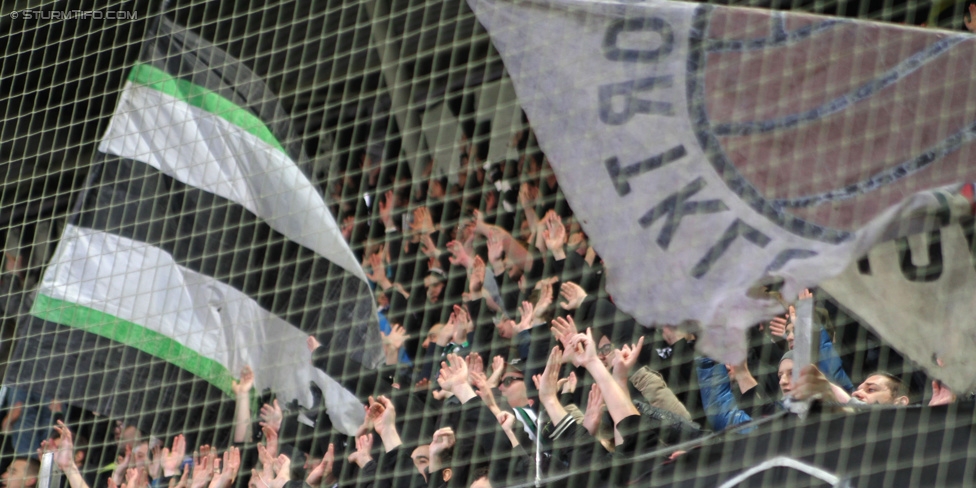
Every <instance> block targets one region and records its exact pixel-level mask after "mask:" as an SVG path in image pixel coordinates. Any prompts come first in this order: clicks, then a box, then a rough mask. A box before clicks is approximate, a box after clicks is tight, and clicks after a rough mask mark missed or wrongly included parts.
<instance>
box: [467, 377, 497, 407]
mask: <svg viewBox="0 0 976 488" xmlns="http://www.w3.org/2000/svg"><path fill="white" fill-rule="evenodd" d="M468 381H470V382H471V386H473V387H474V388H475V393H477V394H478V396H479V397H480V398H481V401H483V402H485V406H487V407H488V410H491V411H492V412H496V411H500V410H499V409H498V403H496V402H495V394H494V393H493V392H492V391H491V388H492V387H490V386H488V378H486V377H485V374H484V373H470V374H469V375H468Z"/></svg>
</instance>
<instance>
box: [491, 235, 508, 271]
mask: <svg viewBox="0 0 976 488" xmlns="http://www.w3.org/2000/svg"><path fill="white" fill-rule="evenodd" d="M504 254H505V246H504V245H503V244H502V240H501V239H499V238H498V237H497V236H495V235H492V236H490V237H489V238H488V262H489V263H491V267H492V268H495V273H499V272H500V271H501V269H500V268H504V265H503V264H502V256H503V255H504Z"/></svg>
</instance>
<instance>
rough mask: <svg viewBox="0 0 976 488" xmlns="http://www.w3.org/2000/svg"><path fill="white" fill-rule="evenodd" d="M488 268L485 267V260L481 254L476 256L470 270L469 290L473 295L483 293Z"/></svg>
mask: <svg viewBox="0 0 976 488" xmlns="http://www.w3.org/2000/svg"><path fill="white" fill-rule="evenodd" d="M486 274H487V270H486V268H485V262H484V261H483V260H482V259H481V256H475V257H474V262H473V263H472V265H471V268H470V269H469V270H468V292H469V293H471V294H472V295H476V294H477V293H481V288H482V287H483V286H484V284H485V275H486Z"/></svg>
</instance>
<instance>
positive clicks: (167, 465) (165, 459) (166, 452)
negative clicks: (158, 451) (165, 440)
mask: <svg viewBox="0 0 976 488" xmlns="http://www.w3.org/2000/svg"><path fill="white" fill-rule="evenodd" d="M184 456H186V439H185V438H184V437H183V434H179V435H177V436H176V437H174V438H173V449H172V450H170V449H167V448H165V447H164V448H163V452H162V455H161V458H162V461H161V463H160V464H162V466H163V476H166V477H170V476H176V473H179V472H180V465H182V464H183V457H184Z"/></svg>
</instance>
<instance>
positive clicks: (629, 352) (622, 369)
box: [611, 336, 644, 386]
mask: <svg viewBox="0 0 976 488" xmlns="http://www.w3.org/2000/svg"><path fill="white" fill-rule="evenodd" d="M642 347H644V336H641V338H640V339H638V340H637V344H634V345H633V346H630V345H628V344H624V345H623V347H621V348H620V350H618V351H617V354H614V358H613V363H612V365H611V366H612V367H613V377H614V378H615V379H616V380H617V382H618V383H621V382H622V386H627V380H628V378H630V372H631V371H632V370H633V369H634V366H635V365H636V364H637V356H638V355H640V351H641V348H642Z"/></svg>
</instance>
